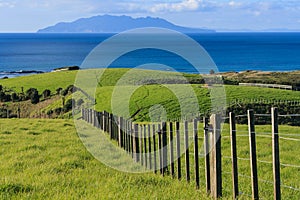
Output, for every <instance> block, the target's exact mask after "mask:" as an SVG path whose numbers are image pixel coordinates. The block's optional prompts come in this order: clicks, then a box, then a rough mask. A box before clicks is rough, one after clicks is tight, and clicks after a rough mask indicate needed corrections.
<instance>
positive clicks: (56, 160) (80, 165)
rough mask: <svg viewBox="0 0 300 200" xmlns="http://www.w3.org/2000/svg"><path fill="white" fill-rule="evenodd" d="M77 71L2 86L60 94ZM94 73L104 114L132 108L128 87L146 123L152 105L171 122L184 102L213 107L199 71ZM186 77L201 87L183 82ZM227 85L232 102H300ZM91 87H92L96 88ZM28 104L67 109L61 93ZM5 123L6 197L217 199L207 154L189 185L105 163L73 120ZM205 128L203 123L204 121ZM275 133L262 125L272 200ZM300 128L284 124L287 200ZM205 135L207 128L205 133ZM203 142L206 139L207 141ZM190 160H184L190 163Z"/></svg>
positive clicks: (265, 189)
mask: <svg viewBox="0 0 300 200" xmlns="http://www.w3.org/2000/svg"><path fill="white" fill-rule="evenodd" d="M101 73H102V72H101ZM76 75H77V72H76V71H67V72H55V73H45V74H38V75H32V76H24V77H18V78H10V79H3V80H0V85H3V86H4V87H5V89H7V90H9V89H10V90H12V91H15V92H17V93H19V92H21V90H22V89H21V88H22V87H23V90H24V91H26V90H27V89H29V88H37V89H38V90H39V92H40V93H41V92H42V91H43V90H45V89H50V90H51V91H52V93H55V91H56V89H57V88H66V87H67V86H69V85H72V84H74V82H75V79H76ZM88 75H89V73H88ZM87 78H89V77H87ZM92 78H93V79H95V80H96V81H97V87H96V90H95V97H96V105H95V108H96V110H98V111H102V110H106V111H108V112H112V104H114V106H116V107H117V108H119V110H118V112H119V113H115V114H119V115H121V114H122V113H123V112H125V110H124V109H126V107H124V108H123V107H122V106H121V105H123V102H124V97H126V95H128V94H127V93H126V91H130V90H133V89H136V90H134V92H133V93H132V95H131V96H130V98H129V102H128V105H127V106H128V107H129V111H130V115H131V118H132V119H133V120H135V121H138V122H145V121H149V110H151V109H153V105H160V106H161V107H163V108H164V109H165V110H166V112H167V115H168V118H170V119H178V118H180V117H181V113H180V107H179V105H181V106H182V107H183V109H186V110H188V112H191V113H195V112H206V111H207V110H209V109H210V103H211V102H210V97H211V96H210V92H209V88H208V87H206V86H204V85H203V84H199V83H197V82H201V81H200V80H201V77H200V76H199V75H191V74H184V75H181V74H179V73H171V72H159V71H149V70H129V69H108V70H105V71H103V74H102V76H101V77H99V75H97V74H96V76H93V77H92ZM185 79H187V80H188V81H190V82H191V83H193V84H191V85H188V84H183V83H185ZM76 83H78V82H76ZM157 83H161V84H157ZM196 83H197V84H196ZM115 85H118V86H115ZM224 88H225V92H226V104H227V105H229V104H230V102H234V101H236V100H239V101H245V102H247V101H251V100H266V101H269V103H270V104H272V102H276V101H300V95H299V94H300V93H299V91H286V90H278V89H269V88H258V87H239V86H235V85H225V86H224ZM83 89H87V91H88V92H90V90H89V89H90V88H83ZM187 89H192V91H193V93H194V94H195V95H196V98H197V100H198V103H199V110H194V109H193V108H191V107H189V101H190V100H191V97H190V96H189V94H186V93H185V92H186V91H187ZM174 90H176V92H177V94H180V95H181V97H182V99H183V100H182V102H181V103H179V100H178V98H177V96H176V95H174V92H173V91H174ZM116 91H117V92H116ZM81 96H82V95H81V94H80V93H79V92H77V93H75V94H74V96H73V97H75V98H80V97H81ZM71 97H72V96H71V95H69V96H66V100H67V99H70V98H71ZM84 101H88V99H87V98H86V97H84ZM23 103H24V105H23ZM28 103H30V102H22V103H21V106H24V109H28V108H30V109H32V110H33V111H32V112H44V113H46V112H47V111H48V110H53V109H55V108H58V107H60V106H61V104H62V97H61V96H54V97H52V99H51V100H49V102H41V103H38V104H37V105H30V106H28ZM7 104H8V105H9V106H10V105H12V107H13V108H14V109H16V108H17V106H19V104H18V103H15V104H14V103H7ZM22 108H23V107H22ZM114 111H115V110H114ZM28 112H30V110H29V111H28ZM31 116H32V115H31ZM0 126H1V127H0V128H1V129H0V146H1V148H0V199H70V198H72V199H210V198H209V197H207V195H206V194H205V189H204V188H205V185H204V181H205V178H204V160H203V158H202V157H201V158H200V163H201V164H200V167H201V168H200V175H201V182H200V185H201V188H200V190H196V189H195V186H194V181H193V176H194V172H193V170H192V174H191V176H192V177H191V178H192V181H191V183H190V184H187V183H186V181H185V180H181V181H178V180H173V179H172V178H171V177H169V176H166V177H162V176H160V175H155V174H153V173H147V174H130V173H122V172H119V171H116V170H113V169H111V168H109V167H107V166H105V165H104V164H102V163H101V162H99V161H98V160H96V159H95V158H93V157H92V156H91V154H90V153H89V152H88V151H87V150H86V149H85V147H84V146H83V144H82V142H81V141H80V139H79V138H78V136H77V133H76V130H75V127H74V124H73V121H72V120H62V119H1V122H0ZM84 126H87V124H84V125H83V127H84ZM200 126H201V127H202V125H200ZM228 129H229V128H228V125H226V124H225V125H224V132H223V136H224V137H223V139H222V151H223V155H224V157H223V160H222V165H223V166H222V167H223V172H224V173H223V186H224V187H223V189H224V190H223V191H224V199H231V187H232V185H231V175H230V172H231V168H230V164H231V162H230V159H229V158H228V157H229V156H230V146H229V145H230V141H229V138H228V134H229V133H228ZM199 130H200V129H199ZM238 130H239V131H238V134H240V135H239V136H238V156H239V157H240V158H246V160H243V159H240V160H239V161H238V162H239V173H240V175H241V176H240V177H239V178H240V184H241V185H240V191H241V192H242V193H241V199H248V198H249V197H248V196H247V195H249V194H251V187H250V179H249V176H250V169H249V161H248V160H247V158H249V144H248V140H249V139H248V138H247V136H245V135H246V134H247V127H246V126H244V125H239V126H238ZM270 131H271V127H270V126H258V127H257V132H258V134H257V136H258V137H257V150H258V159H259V160H260V161H267V162H259V163H258V168H259V170H258V171H259V179H260V182H259V190H260V195H261V197H262V198H263V199H269V197H271V196H272V192H273V191H272V165H271V164H270V162H271V161H272V158H271V149H272V148H271V138H270V134H269V133H270ZM299 132H300V129H299V127H291V126H280V133H282V134H283V137H285V138H287V139H284V138H283V139H281V140H280V151H281V152H280V153H281V162H282V163H283V164H287V165H285V166H282V167H281V172H282V184H283V186H282V197H283V199H299V198H300V192H299V188H300V185H299V181H298V176H297V174H299V172H300V171H299V169H300V168H299V165H300V160H299V159H298V157H297V155H299V153H300V152H299V149H300V142H299V140H300V136H299ZM95 133H96V132H95ZM190 134H192V133H190ZM199 135H200V136H201V135H202V133H201V132H200V133H199ZM289 138H291V139H292V140H290V139H289ZM199 142H202V140H201V139H200V140H199ZM192 147H193V145H191V149H190V154H191V163H192V164H193V157H192V156H193V150H192ZM183 160H184V159H182V162H184V161H183ZM289 165H292V166H294V167H291V166H289ZM182 166H184V163H182ZM295 166H296V167H295ZM183 177H184V173H183ZM288 187H291V188H288ZM293 188H296V190H294V189H293ZM297 188H298V190H297Z"/></svg>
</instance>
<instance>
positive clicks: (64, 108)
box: [63, 99, 76, 112]
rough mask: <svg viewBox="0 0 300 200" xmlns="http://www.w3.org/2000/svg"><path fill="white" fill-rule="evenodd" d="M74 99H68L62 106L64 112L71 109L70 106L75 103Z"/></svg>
mask: <svg viewBox="0 0 300 200" xmlns="http://www.w3.org/2000/svg"><path fill="white" fill-rule="evenodd" d="M75 103H76V102H75V100H74V99H68V100H67V101H66V103H65V105H64V107H63V111H64V112H69V111H70V110H72V106H73V105H75Z"/></svg>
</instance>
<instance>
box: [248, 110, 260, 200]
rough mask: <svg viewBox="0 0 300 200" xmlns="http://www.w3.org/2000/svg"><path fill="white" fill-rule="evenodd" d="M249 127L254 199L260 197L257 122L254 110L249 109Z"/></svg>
mask: <svg viewBox="0 0 300 200" xmlns="http://www.w3.org/2000/svg"><path fill="white" fill-rule="evenodd" d="M248 128H249V143H250V166H251V184H252V199H259V196H258V177H257V158H256V140H255V122H254V113H253V110H248Z"/></svg>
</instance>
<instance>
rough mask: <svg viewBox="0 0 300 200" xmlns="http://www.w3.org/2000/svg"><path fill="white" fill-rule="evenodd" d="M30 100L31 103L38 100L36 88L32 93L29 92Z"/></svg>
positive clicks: (35, 102)
mask: <svg viewBox="0 0 300 200" xmlns="http://www.w3.org/2000/svg"><path fill="white" fill-rule="evenodd" d="M30 101H31V103H32V104H37V103H39V102H40V95H39V92H38V91H37V90H36V91H34V92H33V94H31V96H30Z"/></svg>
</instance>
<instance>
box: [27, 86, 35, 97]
mask: <svg viewBox="0 0 300 200" xmlns="http://www.w3.org/2000/svg"><path fill="white" fill-rule="evenodd" d="M35 92H37V89H36V88H29V89H28V90H27V91H26V97H27V99H31V97H32V95H33V94H34V93H35Z"/></svg>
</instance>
